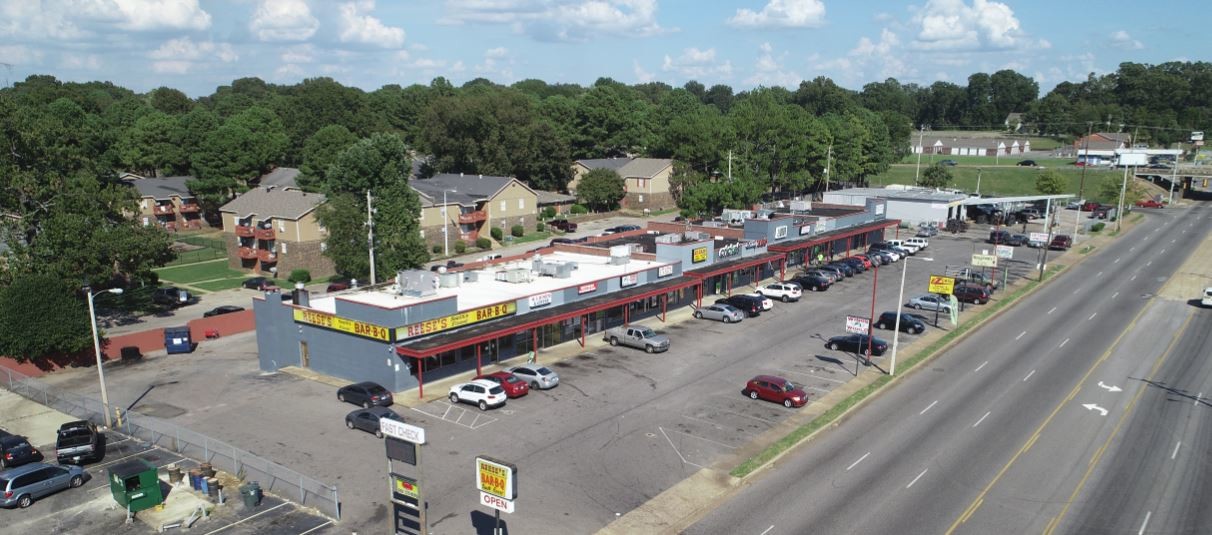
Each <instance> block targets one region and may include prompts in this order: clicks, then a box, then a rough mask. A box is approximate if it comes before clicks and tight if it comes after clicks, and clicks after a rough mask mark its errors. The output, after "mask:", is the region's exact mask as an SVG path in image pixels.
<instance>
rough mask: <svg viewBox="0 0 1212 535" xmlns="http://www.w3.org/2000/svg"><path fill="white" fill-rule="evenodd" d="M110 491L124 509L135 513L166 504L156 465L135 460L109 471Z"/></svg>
mask: <svg viewBox="0 0 1212 535" xmlns="http://www.w3.org/2000/svg"><path fill="white" fill-rule="evenodd" d="M109 491H110V493H111V494H113V495H114V501H116V502H118V505H121V506H122V508H123V509H128V510H129V511H130V512H132V513H135V512H138V511H142V510H144V509H151V508H152V507H155V506H157V505H160V504H161V503H164V493H163V492H161V490H160V478H159V477H157V475H156V465H154V464H152V463H149V462H147V461H145V460H143V459H133V460H130V461H126V462H124V463H122V464H119V465H116V466H113V467H111V468H110V469H109Z"/></svg>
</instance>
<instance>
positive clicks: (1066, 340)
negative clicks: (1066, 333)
mask: <svg viewBox="0 0 1212 535" xmlns="http://www.w3.org/2000/svg"><path fill="white" fill-rule="evenodd" d="M1067 343H1069V339H1068V338H1066V339H1065V341H1064V342H1061V345H1059V346H1056V347H1058V348H1061V347H1065V344H1067Z"/></svg>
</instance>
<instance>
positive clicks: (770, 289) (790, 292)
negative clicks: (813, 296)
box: [758, 282, 804, 303]
mask: <svg viewBox="0 0 1212 535" xmlns="http://www.w3.org/2000/svg"><path fill="white" fill-rule="evenodd" d="M758 293H760V294H762V295H764V296H766V297H769V298H771V299H778V300H779V301H782V302H784V303H790V302H791V301H799V300H800V297H803V295H804V294H803V290H801V289H800V286H799V285H798V284H787V283H782V282H775V283H772V284H767V285H765V286H762V287H761V288H758Z"/></svg>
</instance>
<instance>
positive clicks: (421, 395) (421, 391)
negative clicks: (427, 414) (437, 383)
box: [417, 358, 425, 401]
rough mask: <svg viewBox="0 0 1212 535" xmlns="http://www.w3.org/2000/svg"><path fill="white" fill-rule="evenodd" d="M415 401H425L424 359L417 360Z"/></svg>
mask: <svg viewBox="0 0 1212 535" xmlns="http://www.w3.org/2000/svg"><path fill="white" fill-rule="evenodd" d="M417 399H420V400H422V401H423V400H424V399H425V359H423V358H421V359H417Z"/></svg>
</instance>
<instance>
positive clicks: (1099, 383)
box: [1098, 381, 1123, 392]
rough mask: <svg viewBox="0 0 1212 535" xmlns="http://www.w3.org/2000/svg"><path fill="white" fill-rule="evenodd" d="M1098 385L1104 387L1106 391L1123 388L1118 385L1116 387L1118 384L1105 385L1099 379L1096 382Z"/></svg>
mask: <svg viewBox="0 0 1212 535" xmlns="http://www.w3.org/2000/svg"><path fill="white" fill-rule="evenodd" d="M1098 387H1099V388H1106V389H1107V391H1108V392H1120V391H1122V390H1123V389H1122V388H1120V387H1118V386H1115V385H1105V384H1103V382H1102V381H1099V382H1098Z"/></svg>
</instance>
